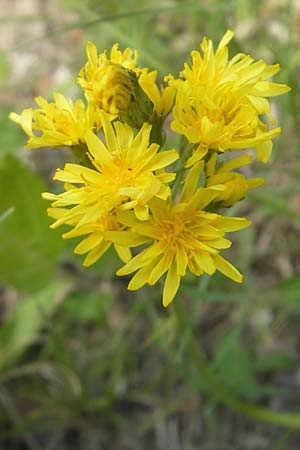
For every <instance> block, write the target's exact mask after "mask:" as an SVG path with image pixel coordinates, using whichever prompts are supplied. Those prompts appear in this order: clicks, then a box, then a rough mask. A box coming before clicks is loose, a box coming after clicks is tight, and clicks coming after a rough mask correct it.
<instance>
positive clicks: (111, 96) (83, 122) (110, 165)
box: [10, 31, 289, 306]
mask: <svg viewBox="0 0 300 450" xmlns="http://www.w3.org/2000/svg"><path fill="white" fill-rule="evenodd" d="M232 37H233V33H232V32H231V31H227V32H226V33H225V35H224V36H223V38H222V39H221V41H220V43H219V45H218V47H217V49H216V50H214V47H213V43H212V41H210V40H207V39H204V40H203V41H202V43H201V45H200V51H192V52H191V63H190V65H189V64H188V63H185V64H184V68H183V70H182V71H181V72H180V74H179V77H178V78H175V77H174V76H172V75H168V76H166V77H165V79H164V82H162V83H161V85H160V86H158V85H157V77H158V74H157V71H155V70H154V71H150V70H149V69H148V68H147V67H142V68H140V67H138V53H137V51H133V50H131V49H129V48H127V49H126V50H125V51H123V52H122V51H120V50H119V49H118V44H115V45H114V46H113V47H112V49H111V52H110V54H109V56H108V55H107V53H106V52H103V53H101V54H98V52H97V49H96V47H95V45H94V44H93V43H91V42H89V43H88V44H87V62H86V64H85V66H84V67H83V68H82V69H81V70H80V72H79V75H78V79H77V81H78V85H79V86H80V88H81V89H82V90H83V92H84V95H85V98H86V104H85V103H84V102H83V101H82V100H77V101H76V102H75V103H74V102H73V101H72V100H70V99H66V98H65V97H64V96H63V95H61V94H58V93H55V94H54V102H53V103H49V102H48V101H47V100H45V99H43V98H41V97H38V98H37V99H36V102H37V104H38V108H37V109H35V110H32V109H25V110H24V111H23V112H22V113H21V114H20V115H18V114H16V113H11V115H10V118H11V119H12V120H13V121H15V122H16V123H18V124H19V125H21V127H22V128H23V130H24V131H25V133H26V134H27V135H28V137H29V139H28V143H27V147H30V148H33V147H43V146H52V147H62V146H67V147H69V148H70V149H71V151H72V152H73V155H74V158H75V162H71V163H67V164H66V165H65V167H64V168H63V169H57V171H56V173H55V175H54V179H55V180H58V181H60V182H63V183H64V190H63V192H61V193H60V194H52V193H44V194H43V197H44V198H45V199H47V200H51V201H52V205H51V207H50V208H49V209H48V214H49V216H51V217H53V218H54V219H55V221H54V223H53V224H52V225H51V227H52V228H56V227H58V226H60V225H62V224H66V225H68V226H70V227H71V229H70V230H69V231H68V232H66V233H65V234H64V235H63V237H64V238H73V237H78V236H82V237H83V239H82V240H81V242H80V243H79V244H78V245H77V246H76V248H75V250H74V252H75V253H78V254H85V255H86V256H85V259H84V261H83V264H84V266H90V265H92V264H93V263H95V262H96V261H97V260H99V258H101V256H102V255H103V254H104V253H105V252H106V251H107V250H108V248H109V247H110V246H113V247H114V249H115V250H116V252H117V254H118V255H119V257H120V258H121V260H122V261H123V262H124V263H125V265H124V266H123V267H122V268H121V269H119V270H118V272H117V275H129V274H133V273H134V275H133V277H132V278H131V281H130V282H129V285H128V289H132V290H135V289H139V288H140V287H142V286H143V285H145V284H149V285H151V286H152V285H154V284H155V283H157V282H158V280H159V279H160V278H161V277H163V276H165V283H164V288H163V305H164V306H168V305H169V304H170V303H171V302H172V300H173V299H174V297H175V295H176V292H177V290H178V288H179V285H180V281H181V278H182V277H184V276H185V274H186V272H187V270H189V271H190V272H192V273H194V274H195V275H198V276H200V275H202V274H203V273H207V274H209V275H213V274H214V273H215V272H216V271H219V272H222V273H223V274H224V275H226V276H227V277H229V278H231V279H232V280H234V281H236V282H241V281H242V278H243V277H242V275H241V274H240V272H239V271H238V270H237V269H236V268H235V267H234V266H233V265H232V264H231V263H230V262H229V261H227V260H226V259H224V258H223V256H221V255H220V251H221V250H223V249H226V248H229V247H230V246H231V241H230V240H228V239H227V237H225V236H226V233H229V232H233V231H237V230H240V229H242V228H245V227H247V226H248V225H249V224H250V222H249V221H248V220H246V219H244V218H240V217H226V216H225V215H222V214H221V212H222V211H220V209H221V208H228V207H230V206H232V205H233V204H234V203H236V202H238V201H239V200H241V199H243V198H244V197H245V196H246V194H247V192H248V190H249V189H253V188H256V187H258V186H259V185H261V184H262V182H263V180H262V179H261V178H248V179H247V178H245V176H244V175H243V173H242V172H241V171H237V169H240V168H241V167H242V166H245V165H249V164H251V163H252V161H253V158H252V156H251V155H250V154H249V153H244V154H242V155H239V156H238V157H236V156H234V155H235V154H234V152H232V151H233V150H235V149H239V150H246V149H249V148H252V147H254V148H255V149H256V156H257V159H258V160H260V161H263V162H267V161H268V159H269V157H270V154H271V151H272V139H273V138H274V137H275V136H277V135H278V134H279V133H280V128H278V127H275V126H273V125H274V124H275V120H274V119H273V117H272V116H271V115H270V105H269V101H268V100H267V97H271V96H275V95H280V94H283V93H285V92H288V90H289V87H288V86H285V85H281V84H276V83H273V82H271V81H269V78H270V77H271V76H272V75H274V74H276V73H277V72H278V71H279V65H277V64H276V65H267V64H266V63H265V62H264V61H257V62H255V61H254V60H253V59H252V58H251V57H250V56H249V55H245V54H242V53H239V54H237V55H235V56H234V57H233V58H231V59H230V58H229V56H228V47H227V44H228V43H229V41H230V40H231V39H232ZM169 113H171V114H172V121H171V130H172V131H173V132H175V133H178V134H180V135H182V137H181V144H180V149H178V150H175V149H166V148H165V135H166V133H165V130H164V128H165V119H166V117H167V116H168V114H169ZM269 124H271V125H272V126H273V127H272V128H270V126H269ZM228 155H230V157H229V158H228ZM175 161H176V164H175V167H173V171H171V170H170V166H171V165H172V164H173V163H174V162H175ZM223 211H224V210H223ZM223 214H224V212H223ZM133 248H134V249H135V250H134V256H133V255H132V249H133Z"/></svg>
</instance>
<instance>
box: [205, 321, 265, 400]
mask: <svg viewBox="0 0 300 450" xmlns="http://www.w3.org/2000/svg"><path fill="white" fill-rule="evenodd" d="M241 337H242V336H241V330H240V327H235V328H233V329H231V330H230V331H229V332H227V333H226V334H225V335H224V336H222V338H220V339H219V342H218V344H217V347H216V350H215V356H214V359H213V363H212V368H213V370H214V372H215V373H216V375H217V377H218V379H219V381H220V382H221V384H222V385H224V386H226V387H227V388H228V390H229V391H230V392H232V393H234V394H237V395H239V396H242V397H246V398H247V397H248V398H255V397H257V396H258V395H259V394H260V393H261V389H260V388H259V386H258V385H257V383H256V381H255V376H254V367H253V358H252V357H251V355H250V353H249V350H247V349H246V347H245V345H244V344H243V342H242V339H241Z"/></svg>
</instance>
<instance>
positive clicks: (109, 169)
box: [43, 113, 178, 226]
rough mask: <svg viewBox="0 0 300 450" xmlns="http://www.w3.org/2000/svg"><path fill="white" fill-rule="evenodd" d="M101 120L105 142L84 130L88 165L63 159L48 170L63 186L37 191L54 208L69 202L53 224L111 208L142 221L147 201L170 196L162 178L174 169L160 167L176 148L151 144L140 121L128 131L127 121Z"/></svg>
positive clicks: (88, 219) (84, 219)
mask: <svg viewBox="0 0 300 450" xmlns="http://www.w3.org/2000/svg"><path fill="white" fill-rule="evenodd" d="M102 122H103V131H104V135H105V138H106V145H104V144H103V143H102V141H101V140H100V139H99V138H98V137H97V136H96V135H94V134H93V133H92V132H88V133H87V134H86V135H85V141H86V143H87V146H88V149H89V157H90V160H91V162H92V165H93V167H94V168H88V167H83V166H81V165H78V164H66V165H65V168H64V169H63V170H61V169H58V170H57V172H56V174H55V175H54V179H55V180H59V181H63V182H64V183H67V186H68V188H67V189H66V191H65V192H62V193H61V194H58V195H55V194H47V193H46V194H44V195H43V196H44V198H46V199H49V200H53V201H54V203H53V204H52V206H53V207H54V208H57V207H63V208H65V207H67V208H70V207H71V209H64V214H63V215H62V216H60V217H59V219H58V221H57V222H56V225H59V224H62V223H68V222H69V221H70V220H73V219H74V220H76V221H77V220H78V223H77V222H76V226H81V225H90V223H94V222H95V221H97V220H100V219H101V217H102V216H103V215H104V214H105V213H107V212H110V211H113V209H114V208H120V209H123V210H124V209H125V210H126V209H127V210H129V209H133V210H134V212H135V214H136V216H137V217H138V218H139V219H140V220H146V219H147V218H148V214H149V212H148V210H149V206H148V203H149V201H150V200H151V199H152V198H153V197H159V198H162V199H166V198H167V197H168V196H169V195H170V188H169V187H168V183H169V182H170V181H172V180H173V179H174V177H175V174H173V173H167V172H164V171H163V169H164V168H165V167H166V166H167V165H169V164H171V163H172V162H173V161H175V160H176V159H178V154H177V152H176V151H175V150H168V151H163V152H160V153H158V150H159V146H158V145H157V144H150V145H149V135H150V131H151V125H149V124H146V123H145V124H144V125H143V127H142V128H141V129H140V130H139V132H138V133H137V134H136V136H134V132H133V130H132V129H131V128H130V127H129V125H127V124H122V123H121V122H115V123H114V125H112V124H111V123H110V120H109V118H107V115H106V114H105V113H102ZM70 183H71V186H70V185H69V184H70ZM74 205H75V206H74Z"/></svg>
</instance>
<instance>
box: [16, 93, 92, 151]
mask: <svg viewBox="0 0 300 450" xmlns="http://www.w3.org/2000/svg"><path fill="white" fill-rule="evenodd" d="M53 96H54V102H48V101H47V100H45V99H44V98H43V97H37V98H36V99H35V101H36V103H37V104H38V106H39V108H38V109H35V110H32V109H31V108H27V109H24V111H23V112H22V113H21V114H20V115H19V114H16V113H10V115H9V117H10V119H11V120H12V121H14V122H16V123H18V124H19V125H21V127H22V128H23V130H24V131H25V133H26V134H27V135H28V136H29V139H28V142H27V145H26V147H27V148H37V147H48V146H49V147H60V146H75V145H79V144H80V143H82V142H83V141H84V139H83V136H84V135H85V133H86V132H87V131H88V130H94V131H95V132H97V131H98V130H99V129H100V128H101V120H100V116H99V112H97V111H96V110H95V109H93V108H91V107H88V108H87V110H86V109H85V106H84V103H83V102H82V101H81V100H77V101H76V102H75V103H73V102H72V100H71V99H67V98H65V97H64V96H63V95H62V94H59V93H54V94H53Z"/></svg>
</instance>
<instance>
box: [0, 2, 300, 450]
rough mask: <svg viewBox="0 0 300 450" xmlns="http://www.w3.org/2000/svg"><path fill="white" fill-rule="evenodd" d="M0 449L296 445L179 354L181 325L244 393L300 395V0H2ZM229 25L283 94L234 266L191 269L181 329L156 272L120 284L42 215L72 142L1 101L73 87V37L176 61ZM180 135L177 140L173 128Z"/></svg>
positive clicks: (273, 399) (77, 57)
mask: <svg viewBox="0 0 300 450" xmlns="http://www.w3.org/2000/svg"><path fill="white" fill-rule="evenodd" d="M0 6H1V7H0V83H1V91H0V102H1V113H0V243H1V245H0V325H1V326H0V449H1V450H2V449H3V450H10V449H13V450H15V449H16V450H17V449H20V450H38V449H41V448H42V449H43V450H56V449H60V450H69V449H72V450H74V449H79V450H81V449H84V450H102V449H103V450H148V449H149V450H299V448H300V434H299V432H298V431H296V430H288V429H286V428H282V427H279V426H276V425H269V424H266V423H263V422H259V421H257V420H254V419H249V418H246V417H244V416H243V415H240V414H238V413H236V412H233V411H232V410H231V409H229V408H227V407H226V406H224V405H221V404H219V403H218V402H217V401H216V400H215V399H214V398H212V397H211V395H207V394H208V391H207V387H206V385H205V382H202V381H201V380H200V379H199V377H198V374H197V373H196V372H195V370H194V367H193V364H192V363H191V361H190V360H189V356H188V354H187V346H188V344H189V336H190V333H191V332H192V331H194V333H195V334H196V336H197V338H198V339H199V342H201V344H202V346H203V347H204V349H205V353H206V355H207V356H208V359H209V362H210V366H211V369H212V370H213V371H214V373H215V375H216V376H217V377H218V379H219V381H220V383H222V385H223V386H225V387H226V389H228V390H229V391H230V392H231V393H233V394H234V395H235V396H237V397H238V398H239V399H240V400H241V401H245V402H246V401H247V402H253V403H256V404H261V405H264V406H265V407H268V408H271V409H273V410H275V411H289V412H297V411H299V409H300V408H299V407H300V366H299V352H300V274H299V264H300V245H299V239H300V222H299V219H300V184H299V179H300V163H299V157H300V136H299V130H300V93H299V87H300V77H299V71H300V1H299V0H294V1H293V0H226V1H221V0H219V1H218V0H214V1H213V0H210V1H208V0H207V1H205V0H198V1H189V2H185V1H180V0H177V1H175V0H169V1H161V0H160V1H156V0H152V1H149V0H140V1H136V0H124V1H122V2H120V1H116V0H107V1H99V0H85V1H83V0H0ZM228 28H230V29H232V30H234V31H235V33H236V34H235V38H234V40H233V41H232V43H231V44H230V45H231V46H230V48H231V54H234V53H236V52H239V51H243V52H245V53H250V54H251V55H252V56H253V57H254V58H255V59H260V58H263V59H264V60H266V61H267V62H268V63H276V62H278V63H280V64H281V67H282V69H281V72H280V74H279V75H277V76H276V81H277V82H282V83H287V84H289V85H290V86H291V87H292V92H291V93H289V94H287V95H285V96H282V97H278V98H275V101H274V102H273V101H272V109H273V114H274V115H275V116H276V118H277V119H278V122H279V124H280V126H281V127H282V133H281V136H280V137H279V138H278V139H276V142H275V145H274V153H273V155H272V158H271V161H270V163H269V164H268V165H263V164H256V165H255V166H254V170H253V168H251V170H250V169H249V171H250V172H249V175H251V174H253V173H255V176H263V177H265V178H266V182H265V185H264V186H262V187H261V188H259V189H258V190H256V191H254V192H251V193H250V194H249V196H248V197H247V199H246V200H243V201H242V202H239V203H238V204H237V205H236V206H235V207H234V208H233V209H234V210H233V211H232V212H231V213H232V214H234V215H238V216H245V217H247V218H249V219H250V220H252V222H253V225H252V227H250V228H249V229H246V230H243V231H242V232H239V233H236V236H235V237H234V245H233V249H232V250H230V251H229V252H227V255H228V256H229V259H230V260H231V261H232V262H233V263H234V264H235V265H236V266H237V267H238V268H239V269H240V270H241V271H242V273H243V274H244V275H245V282H244V283H243V285H241V286H240V285H238V286H236V285H235V284H234V283H233V282H231V281H230V280H227V279H225V277H223V276H222V275H215V276H214V277H213V278H203V277H201V278H200V279H197V278H195V277H192V276H189V277H187V278H186V279H185V283H184V285H183V287H182V290H181V292H182V301H183V302H184V306H185V308H186V310H187V312H188V318H189V322H188V327H187V328H186V331H185V333H184V335H179V332H178V327H177V323H176V320H175V316H174V315H173V313H172V308H169V309H167V310H165V309H163V307H162V305H161V287H160V286H156V287H155V288H151V289H147V288H144V289H142V290H140V291H138V292H136V293H132V292H128V291H127V289H126V284H127V281H128V280H124V279H120V278H117V277H116V276H115V275H114V273H115V271H116V269H117V268H118V267H120V262H119V261H118V259H117V258H116V257H115V256H114V255H113V253H108V254H106V255H105V257H104V258H103V259H102V260H101V261H100V262H98V263H97V264H95V265H94V266H93V267H92V268H89V269H84V268H83V267H82V265H81V257H79V256H74V255H73V253H72V249H73V248H74V246H75V242H74V240H72V241H68V242H65V241H63V240H62V239H61V234H62V230H61V229H59V230H58V231H52V230H50V229H49V224H50V223H51V221H50V220H49V219H48V218H47V215H46V207H47V206H48V203H47V202H46V201H44V200H42V199H41V196H40V194H41V192H43V191H45V190H47V191H48V190H50V191H51V190H55V189H57V188H56V187H54V183H53V182H52V181H51V179H52V175H53V173H54V171H55V169H56V168H57V167H62V166H63V164H64V162H65V161H66V160H67V159H68V158H69V155H68V153H67V152H63V151H54V150H50V149H36V150H24V149H23V146H24V145H25V141H26V140H25V136H24V134H23V133H22V131H21V130H20V129H19V127H18V126H17V125H15V124H14V123H11V122H9V120H8V118H7V116H8V113H9V112H10V111H16V112H18V113H20V112H21V111H22V109H23V108H25V107H31V106H34V97H35V96H37V95H42V96H44V97H46V98H48V99H51V93H52V92H53V91H60V92H62V93H64V94H65V95H67V96H69V97H72V98H76V97H78V96H79V95H80V92H79V89H78V88H77V86H76V82H75V80H76V75H77V72H78V71H79V69H80V68H81V67H82V66H83V65H84V63H85V58H86V56H85V44H86V41H87V40H88V39H90V40H93V41H94V42H95V43H96V45H97V47H98V49H99V51H102V50H103V49H105V48H107V49H110V48H111V46H112V44H113V43H115V42H119V43H120V47H121V48H122V49H125V48H126V47H132V48H136V49H137V50H138V52H139V54H140V65H141V66H143V65H146V66H148V67H150V68H151V69H152V68H153V69H154V68H157V69H158V70H159V73H160V75H161V77H162V76H163V75H164V74H168V73H170V72H172V73H174V74H177V73H178V71H179V70H180V69H181V67H182V65H183V62H184V61H185V60H188V57H189V53H190V51H191V50H192V49H197V48H198V46H199V43H200V41H201V40H202V38H203V37H204V36H207V37H209V38H211V39H213V40H214V42H215V43H217V42H218V41H219V39H220V38H221V36H222V35H223V34H224V32H225V31H226V29H228ZM172 145H176V141H175V140H174V142H172Z"/></svg>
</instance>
